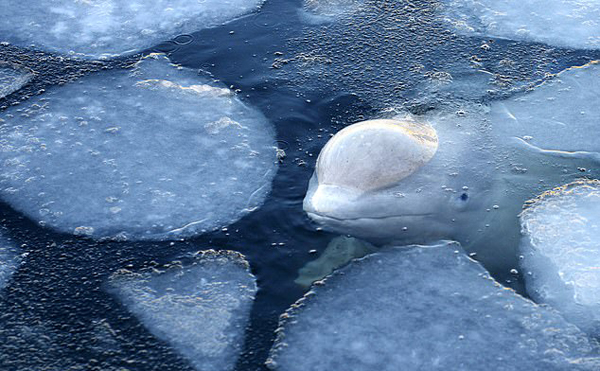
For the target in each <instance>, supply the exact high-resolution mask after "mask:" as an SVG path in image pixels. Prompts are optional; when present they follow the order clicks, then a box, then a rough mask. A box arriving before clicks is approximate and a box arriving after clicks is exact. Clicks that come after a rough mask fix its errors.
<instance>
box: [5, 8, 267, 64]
mask: <svg viewBox="0 0 600 371" xmlns="http://www.w3.org/2000/svg"><path fill="white" fill-rule="evenodd" d="M263 1H264V0H202V1H199V0H196V1H185V0H154V1H150V2H148V1H141V0H133V1H132V0H127V1H123V0H46V1H39V2H38V1H19V0H0V9H2V18H0V41H9V42H11V43H14V44H17V45H19V46H24V47H27V46H30V45H35V46H36V47H39V48H42V49H44V50H49V51H53V52H59V53H63V54H66V53H75V54H76V55H77V56H84V57H92V58H98V57H101V56H113V55H119V54H125V53H131V52H135V51H140V50H141V49H144V48H148V47H151V46H153V45H156V44H158V43H159V42H161V41H165V40H168V39H170V38H173V37H175V36H177V35H181V34H190V33H193V32H196V31H199V30H201V29H203V28H208V27H214V26H218V25H220V24H222V23H225V22H227V21H230V20H232V19H234V18H236V17H239V16H241V15H243V14H246V13H249V12H251V11H253V10H256V9H258V8H259V7H260V5H261V4H262V3H263Z"/></svg>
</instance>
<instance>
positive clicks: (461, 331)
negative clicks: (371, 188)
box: [268, 243, 598, 371]
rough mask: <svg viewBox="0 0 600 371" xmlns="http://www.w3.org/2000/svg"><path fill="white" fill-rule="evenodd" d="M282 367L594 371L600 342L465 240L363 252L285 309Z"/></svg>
mask: <svg viewBox="0 0 600 371" xmlns="http://www.w3.org/2000/svg"><path fill="white" fill-rule="evenodd" d="M278 332H279V335H278V339H277V341H276V344H275V346H274V348H273V349H272V351H271V359H270V361H269V362H268V364H269V365H270V366H271V367H272V368H274V369H277V370H282V371H292V370H311V371H320V370H323V371H325V370H327V371H330V370H345V369H351V370H354V371H361V370H365V371H367V370H368V371H372V370H378V371H385V370H390V371H392V370H394V371H397V370H470V371H474V370H506V371H508V370H540V371H542V370H544V371H547V370H557V371H558V370H563V371H564V370H595V369H597V368H595V367H598V363H597V362H598V361H597V359H596V358H595V357H594V356H593V354H595V352H596V348H595V343H594V342H592V341H590V340H588V338H587V337H586V336H585V334H583V333H582V332H581V331H579V329H577V328H576V327H575V326H573V325H571V324H569V323H568V322H566V321H565V320H564V319H563V318H562V317H561V316H560V315H558V314H557V313H556V312H554V311H552V310H549V309H547V308H544V307H540V306H538V305H536V304H534V303H532V302H531V301H529V300H526V299H524V298H522V297H520V296H519V295H517V294H516V293H515V292H513V291H512V290H509V289H506V288H504V287H502V286H501V285H499V284H498V283H496V282H495V281H494V280H493V279H491V278H490V277H489V275H488V273H487V272H486V271H485V269H483V268H482V267H481V266H480V265H479V264H478V263H476V262H474V261H473V260H471V259H469V258H468V257H467V256H466V255H465V254H464V252H463V251H462V249H461V248H460V246H459V245H458V244H456V243H440V244H438V245H434V246H426V247H421V246H412V247H403V248H391V249H389V250H387V251H385V252H381V253H377V254H373V255H370V256H367V257H365V258H363V259H360V260H357V261H355V262H354V263H352V264H351V265H350V266H348V267H346V268H344V269H342V270H340V271H338V272H337V273H334V274H333V275H332V276H330V277H329V278H327V279H326V280H325V283H324V284H322V285H317V286H315V287H314V288H313V290H312V291H311V292H309V294H307V296H306V297H305V298H304V299H302V300H301V301H299V302H297V303H296V305H294V306H293V307H292V309H290V310H289V311H288V312H287V313H286V314H284V315H283V316H282V321H281V327H280V329H279V330H278Z"/></svg>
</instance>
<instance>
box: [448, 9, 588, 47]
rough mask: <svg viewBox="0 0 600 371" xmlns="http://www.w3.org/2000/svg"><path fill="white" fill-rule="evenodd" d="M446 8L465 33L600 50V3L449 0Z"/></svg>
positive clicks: (449, 18)
mask: <svg viewBox="0 0 600 371" xmlns="http://www.w3.org/2000/svg"><path fill="white" fill-rule="evenodd" d="M444 6H445V9H446V10H445V11H446V12H447V18H448V20H449V21H450V22H451V23H452V24H454V26H455V27H456V28H457V29H458V30H459V31H462V32H466V33H471V34H476V35H481V36H486V37H497V38H503V39H511V40H520V41H536V42H541V43H546V44H549V45H554V46H560V47H565V48H576V49H600V2H598V1H595V0H529V1H518V0H505V1H497V0H446V1H445V4H444Z"/></svg>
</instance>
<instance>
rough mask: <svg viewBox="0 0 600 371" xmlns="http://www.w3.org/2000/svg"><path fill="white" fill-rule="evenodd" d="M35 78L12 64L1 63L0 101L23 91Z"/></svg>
mask: <svg viewBox="0 0 600 371" xmlns="http://www.w3.org/2000/svg"><path fill="white" fill-rule="evenodd" d="M32 78H33V74H31V73H30V72H28V71H25V70H23V69H20V68H18V67H15V66H14V65H12V64H9V63H5V62H0V99H1V98H4V97H6V96H7V95H9V94H11V93H13V92H15V91H17V90H19V89H21V88H22V87H23V85H25V84H27V83H28V82H29V81H31V79H32Z"/></svg>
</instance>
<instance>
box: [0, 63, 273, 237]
mask: <svg viewBox="0 0 600 371" xmlns="http://www.w3.org/2000/svg"><path fill="white" fill-rule="evenodd" d="M0 118H1V119H3V120H4V122H2V125H1V126H0V133H1V135H2V140H1V141H0V161H1V162H2V164H3V169H2V172H1V173H0V195H1V197H2V199H3V200H5V201H6V202H8V203H9V204H10V205H12V206H13V207H14V208H15V209H17V210H19V211H21V212H23V213H25V214H26V215H27V216H29V217H30V218H31V219H33V220H35V221H38V222H40V223H41V224H42V225H47V226H50V227H54V228H56V229H58V230H61V231H64V232H69V233H75V234H79V235H88V236H93V237H113V236H116V235H119V236H120V237H127V238H130V239H143V238H150V239H163V238H178V237H180V236H185V235H191V234H195V233H202V232H204V231H208V230H213V229H215V228H220V227H224V226H226V225H228V224H230V223H232V222H234V221H236V220H238V219H239V218H240V217H242V216H243V215H245V214H247V213H248V212H250V211H252V210H254V209H255V208H257V207H258V206H260V205H261V204H262V202H263V200H264V198H265V196H266V195H267V193H268V192H269V191H270V187H271V180H272V179H273V177H274V175H275V172H276V164H275V161H276V160H275V149H274V133H273V128H272V127H271V124H270V123H269V122H268V121H267V119H266V118H265V117H264V116H263V115H262V114H261V113H260V112H258V111H257V110H256V109H253V108H251V107H249V106H247V105H245V104H244V103H242V102H241V101H240V100H239V99H238V98H237V97H236V95H235V94H234V93H233V92H232V91H231V90H229V89H227V88H225V87H223V86H222V85H221V84H218V83H216V82H214V81H212V80H211V79H208V78H206V77H203V76H200V75H198V74H197V73H196V72H194V71H191V70H188V69H182V68H177V67H174V66H172V65H170V64H169V63H168V60H167V59H166V58H165V57H162V56H153V57H152V58H146V59H144V60H142V61H141V62H139V63H138V64H137V65H136V66H135V68H133V69H130V70H111V71H106V72H101V73H97V74H91V75H89V76H87V77H85V78H82V79H81V80H78V81H76V82H74V83H70V84H67V85H65V86H63V87H56V88H53V89H52V90H51V91H48V92H47V93H45V94H43V95H42V96H40V97H37V98H35V99H31V100H29V101H28V102H27V104H26V107H23V108H18V109H17V108H15V109H9V110H7V111H6V112H5V113H3V114H2V115H1V116H0Z"/></svg>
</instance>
